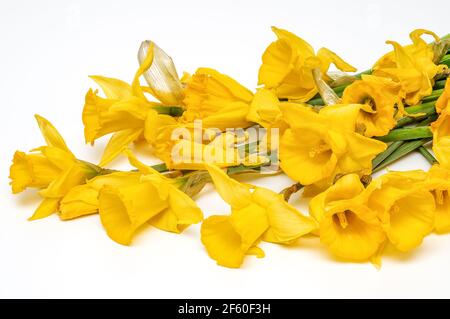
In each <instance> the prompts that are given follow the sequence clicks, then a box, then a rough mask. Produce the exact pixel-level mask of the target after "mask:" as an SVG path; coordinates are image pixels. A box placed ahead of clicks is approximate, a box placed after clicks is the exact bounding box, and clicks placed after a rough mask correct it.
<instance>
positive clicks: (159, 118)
mask: <svg viewBox="0 0 450 319" xmlns="http://www.w3.org/2000/svg"><path fill="white" fill-rule="evenodd" d="M152 48H153V45H150V47H149V49H148V54H147V56H146V57H145V59H144V60H143V61H142V64H141V65H140V67H139V69H138V70H137V72H136V74H135V77H134V80H133V83H132V85H129V84H127V83H125V82H123V81H121V80H118V79H112V78H106V77H101V76H92V77H91V78H92V79H93V80H94V81H95V82H96V83H97V84H98V85H99V86H100V87H101V88H102V90H103V92H104V94H105V96H106V98H102V97H99V96H98V95H97V92H94V91H92V90H89V91H88V93H87V94H86V98H85V105H84V109H83V124H84V135H85V138H86V142H87V143H92V144H93V143H94V141H95V140H96V139H98V138H100V137H102V136H104V135H108V134H111V133H113V135H112V137H111V139H110V140H109V143H108V144H107V146H106V148H105V150H104V152H103V155H102V158H101V160H100V166H105V165H107V164H108V163H109V162H111V161H112V160H113V159H114V158H115V157H117V156H118V155H119V154H121V153H122V152H123V150H124V149H125V148H127V147H128V145H129V144H130V143H132V142H135V141H138V140H139V139H142V138H145V139H146V140H147V142H148V143H150V144H154V143H155V139H156V137H155V136H156V135H157V132H158V130H159V129H160V128H161V127H165V126H167V125H174V124H176V123H177V122H176V120H175V119H174V118H172V117H171V116H169V115H166V114H159V113H158V112H157V111H156V110H155V107H156V106H160V104H158V103H156V102H150V101H148V100H147V98H146V97H145V95H144V90H143V88H142V86H141V84H140V82H139V78H140V76H141V75H142V74H143V73H145V72H146V71H148V70H149V68H150V67H151V66H152V65H154V63H153V62H154V59H153V58H154V54H153V52H154V51H153V49H152ZM155 63H156V64H157V63H158V62H157V61H155Z"/></svg>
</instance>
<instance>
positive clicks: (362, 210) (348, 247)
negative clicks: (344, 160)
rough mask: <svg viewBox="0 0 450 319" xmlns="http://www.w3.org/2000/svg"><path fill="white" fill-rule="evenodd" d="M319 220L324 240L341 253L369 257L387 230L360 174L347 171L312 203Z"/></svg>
mask: <svg viewBox="0 0 450 319" xmlns="http://www.w3.org/2000/svg"><path fill="white" fill-rule="evenodd" d="M309 208H310V213H311V215H312V216H313V217H314V218H315V219H316V220H317V221H318V223H319V225H320V228H319V234H320V241H321V242H322V243H323V244H325V245H326V246H327V247H328V249H329V250H330V251H331V252H332V253H333V254H334V255H336V256H337V257H339V258H343V259H346V260H350V261H367V260H369V259H370V258H371V257H372V256H374V255H375V254H376V252H377V251H378V249H379V247H380V245H381V243H383V242H384V240H385V237H386V236H385V234H384V231H383V228H382V227H381V223H380V221H379V220H378V218H377V213H376V212H375V211H373V210H372V209H370V208H369V207H368V204H367V196H366V194H365V189H364V186H363V184H362V183H361V181H360V179H359V176H358V175H356V174H349V175H345V176H343V177H342V178H340V179H338V180H337V181H336V183H335V184H334V185H333V186H331V187H330V188H328V189H327V190H326V191H324V192H322V193H320V194H319V195H317V196H315V197H314V198H313V199H312V200H311V201H310V203H309Z"/></svg>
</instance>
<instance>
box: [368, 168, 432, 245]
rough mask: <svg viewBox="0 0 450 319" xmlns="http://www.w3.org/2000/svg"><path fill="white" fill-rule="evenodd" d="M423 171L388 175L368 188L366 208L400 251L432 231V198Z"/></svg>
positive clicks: (418, 241) (417, 243)
mask: <svg viewBox="0 0 450 319" xmlns="http://www.w3.org/2000/svg"><path fill="white" fill-rule="evenodd" d="M426 180H427V173H426V172H424V171H420V170H417V171H405V172H389V173H387V174H385V175H383V176H381V177H380V178H378V179H376V180H374V181H373V182H372V183H371V184H370V185H369V186H368V187H367V192H368V193H369V207H370V208H371V209H373V210H375V211H376V212H377V214H378V218H379V219H380V221H381V224H382V226H383V229H384V230H385V232H386V235H387V238H388V239H389V241H390V242H391V243H392V244H393V246H395V247H396V248H397V249H398V250H400V251H409V250H411V249H413V248H416V247H417V246H419V245H420V244H421V243H422V239H423V238H424V237H425V236H426V235H428V234H429V233H430V232H431V231H432V230H433V228H434V220H435V203H434V197H433V195H432V194H431V193H430V192H429V190H428V189H429V186H428V185H426Z"/></svg>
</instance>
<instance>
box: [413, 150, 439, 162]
mask: <svg viewBox="0 0 450 319" xmlns="http://www.w3.org/2000/svg"><path fill="white" fill-rule="evenodd" d="M417 150H418V151H419V153H420V154H422V156H423V157H425V159H426V160H427V161H428V162H429V163H430V164H431V165H434V164H437V163H438V161H437V159H436V158H435V157H434V156H433V154H431V153H430V152H429V151H428V150H427V149H426V148H425V147H424V146H421V147H419V148H418V149H417Z"/></svg>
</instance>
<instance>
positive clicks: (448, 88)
mask: <svg viewBox="0 0 450 319" xmlns="http://www.w3.org/2000/svg"><path fill="white" fill-rule="evenodd" d="M449 109H450V78H448V79H447V81H445V88H444V92H442V94H441V96H439V98H438V100H437V101H436V112H438V113H441V112H442V111H444V110H449Z"/></svg>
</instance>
